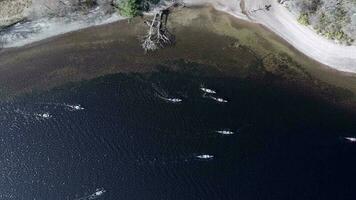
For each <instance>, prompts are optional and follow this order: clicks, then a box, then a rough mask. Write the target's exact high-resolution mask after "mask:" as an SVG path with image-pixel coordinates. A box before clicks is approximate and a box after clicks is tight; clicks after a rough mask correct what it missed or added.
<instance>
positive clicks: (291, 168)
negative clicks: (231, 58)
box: [0, 71, 356, 200]
mask: <svg viewBox="0 0 356 200" xmlns="http://www.w3.org/2000/svg"><path fill="white" fill-rule="evenodd" d="M201 84H204V85H205V86H206V87H208V88H212V89H214V90H216V92H217V94H216V95H215V96H214V97H222V98H224V99H226V100H228V102H227V103H218V102H216V101H215V100H213V99H212V98H207V96H206V95H205V96H203V93H202V91H200V89H199V87H200V86H201ZM164 98H166V100H164ZM167 98H180V99H182V102H179V103H172V102H169V101H167ZM75 105H78V107H75ZM79 105H80V106H79ZM0 108H1V110H0V128H1V130H0V132H1V134H0V141H1V143H0V148H1V152H0V172H1V173H0V199H36V200H42V199H43V200H57V199H58V200H62V199H65V200H66V199H70V200H72V199H94V198H95V197H97V199H100V200H101V199H103V200H104V199H108V200H109V199H110V200H117V199H125V200H131V199H132V200H142V199H146V200H147V199H152V200H190V199H191V200H197V199H211V200H218V199H224V200H227V199H233V200H235V199H248V200H250V199H271V200H272V199H273V200H276V199H355V197H356V194H355V193H354V189H355V185H356V184H355V177H356V156H355V155H356V143H355V144H353V143H351V142H347V141H346V140H345V139H344V138H343V137H344V136H353V135H356V132H355V131H356V125H355V123H354V122H355V119H356V118H355V117H354V116H353V115H352V114H350V113H346V112H345V111H341V110H339V109H337V108H334V107H331V106H328V105H327V104H325V103H323V102H322V101H320V100H318V99H313V98H308V97H305V96H303V95H301V94H298V93H296V92H295V91H291V90H287V89H279V88H276V87H273V86H271V85H269V84H266V83H263V82H261V83H258V82H254V81H249V80H239V79H237V78H227V77H204V76H200V75H199V74H198V73H193V72H189V73H179V72H169V71H161V72H156V73H152V74H126V75H124V74H116V75H110V76H105V77H102V78H98V79H95V80H92V81H85V82H81V83H73V84H69V85H66V86H64V87H61V88H57V89H53V90H51V91H49V92H45V93H39V94H32V95H29V96H26V97H20V98H18V99H16V100H14V101H13V102H3V103H1V106H0ZM82 108H83V109H82ZM225 129H226V130H231V131H234V132H235V134H233V135H222V134H219V133H216V131H217V130H225ZM202 154H209V155H213V156H214V158H212V159H199V158H197V157H196V156H198V155H202ZM100 188H103V189H105V190H106V192H105V193H104V194H102V195H98V196H90V195H91V194H93V193H95V191H96V190H97V189H100Z"/></svg>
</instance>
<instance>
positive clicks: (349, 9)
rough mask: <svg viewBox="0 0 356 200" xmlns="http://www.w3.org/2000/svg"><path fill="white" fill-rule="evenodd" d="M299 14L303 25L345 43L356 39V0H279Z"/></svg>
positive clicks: (353, 41) (351, 42) (352, 42)
mask: <svg viewBox="0 0 356 200" xmlns="http://www.w3.org/2000/svg"><path fill="white" fill-rule="evenodd" d="M278 1H279V2H280V3H283V4H284V5H286V7H287V8H288V9H289V10H290V11H291V12H293V13H294V14H296V15H298V16H299V17H298V21H299V22H300V23H301V24H303V25H311V26H312V27H313V28H314V29H315V30H316V31H317V32H318V33H319V34H321V35H323V36H325V37H326V38H328V39H333V40H337V41H339V42H340V43H344V44H348V45H350V44H354V43H355V40H356V0H278Z"/></svg>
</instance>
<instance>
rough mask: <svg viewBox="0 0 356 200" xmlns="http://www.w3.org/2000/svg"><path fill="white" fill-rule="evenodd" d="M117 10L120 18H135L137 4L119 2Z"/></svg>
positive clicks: (135, 2) (126, 0)
mask: <svg viewBox="0 0 356 200" xmlns="http://www.w3.org/2000/svg"><path fill="white" fill-rule="evenodd" d="M118 10H119V12H120V14H121V15H122V16H125V17H135V16H136V15H138V13H139V12H138V11H139V3H138V1H137V0H120V1H119V3H118Z"/></svg>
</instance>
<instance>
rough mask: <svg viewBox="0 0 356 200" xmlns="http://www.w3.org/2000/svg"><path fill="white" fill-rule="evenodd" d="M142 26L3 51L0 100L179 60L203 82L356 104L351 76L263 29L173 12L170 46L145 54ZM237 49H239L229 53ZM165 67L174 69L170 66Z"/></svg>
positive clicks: (217, 15) (204, 12)
mask: <svg viewBox="0 0 356 200" xmlns="http://www.w3.org/2000/svg"><path fill="white" fill-rule="evenodd" d="M144 20H145V18H134V19H133V20H132V21H131V22H130V23H127V22H126V21H118V22H115V23H111V24H107V25H104V26H95V27H91V28H87V29H82V30H79V31H75V32H71V33H66V34H63V35H59V36H57V37H51V38H48V39H46V40H42V41H40V42H36V43H33V44H31V45H26V46H24V47H22V48H12V49H8V50H4V51H3V52H2V53H1V54H0V71H1V72H2V73H0V85H1V86H2V87H0V95H1V96H2V97H7V96H8V97H15V98H16V96H18V95H21V94H26V93H33V92H39V91H43V90H50V89H52V88H56V87H58V86H61V85H63V84H66V83H68V82H78V81H82V80H90V79H93V78H97V77H100V76H105V75H108V74H115V73H145V72H152V71H156V70H159V68H157V67H158V66H160V65H162V64H163V65H164V64H166V63H167V62H172V61H184V62H189V63H192V66H194V65H198V66H199V65H204V66H208V67H206V68H201V69H202V70H203V71H204V74H205V75H208V74H211V73H213V74H215V75H216V76H226V77H230V78H233V77H240V78H242V79H245V78H247V79H253V80H255V81H265V82H266V83H269V82H270V81H271V80H275V78H273V77H276V78H277V81H276V84H277V83H278V84H280V85H284V86H285V87H289V86H288V85H290V87H291V88H294V89H291V90H296V87H299V88H300V89H301V92H303V91H304V92H306V91H309V92H308V93H309V94H310V95H315V96H318V95H319V94H321V93H324V94H323V95H322V96H323V97H325V98H328V99H330V101H333V102H334V101H335V102H334V103H335V104H336V103H337V104H339V103H340V105H341V104H344V105H346V104H350V106H351V107H354V105H355V104H354V103H355V101H356V99H355V98H353V97H350V95H349V94H350V93H351V92H346V93H347V95H346V96H345V95H344V94H345V93H343V92H342V91H344V92H345V91H346V90H348V91H352V93H353V94H356V86H355V85H356V84H355V83H356V80H355V79H354V77H351V76H348V77H346V76H344V75H340V73H339V72H337V71H335V70H330V68H326V67H322V66H320V65H319V64H317V63H316V62H315V61H313V60H311V59H308V58H307V57H306V56H305V55H303V54H302V53H300V52H299V51H297V50H296V49H295V48H294V47H292V46H290V45H289V44H288V43H287V42H286V41H284V40H283V39H282V38H280V37H278V35H276V34H274V33H273V32H271V31H269V30H268V29H266V28H265V27H264V26H259V25H257V24H253V23H249V22H247V21H244V20H240V19H237V18H235V17H233V16H231V15H229V14H226V13H223V12H219V11H217V10H216V9H214V8H212V7H200V8H198V6H196V7H195V8H185V9H179V10H176V11H174V12H172V14H171V15H170V19H169V20H168V27H169V28H170V29H172V32H173V33H174V34H175V35H176V39H177V43H176V44H175V46H173V47H168V48H164V49H160V50H159V51H156V52H149V53H147V54H145V53H144V51H143V49H142V48H141V45H140V42H139V40H138V39H137V38H138V37H139V36H140V35H143V34H145V32H146V26H145V24H144V23H143V21H144ZM236 42H237V43H238V44H239V45H238V46H239V47H234V44H235V43H236ZM192 49H194V51H192ZM268 54H272V55H273V56H272V57H271V59H269V60H267V61H266V62H265V63H264V66H261V60H260V59H261V58H263V57H264V56H266V55H268ZM97 58H100V59H97ZM273 58H277V59H279V58H282V59H286V60H290V61H288V62H287V63H289V64H290V65H289V64H288V68H283V65H279V64H278V63H274V62H273ZM281 67H282V68H281ZM170 68H171V69H172V70H175V69H176V68H175V66H174V65H173V66H172V67H170ZM215 75H214V76H215ZM271 78H272V79H271ZM330 91H331V92H330ZM335 92H336V93H339V92H341V93H340V94H336V93H335ZM335 95H336V96H335ZM343 96H344V97H346V98H344V97H343ZM334 97H335V98H336V100H334ZM340 97H341V100H338V99H340Z"/></svg>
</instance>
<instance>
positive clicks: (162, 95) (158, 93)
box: [152, 84, 183, 104]
mask: <svg viewBox="0 0 356 200" xmlns="http://www.w3.org/2000/svg"><path fill="white" fill-rule="evenodd" d="M152 87H153V89H154V91H155V96H156V97H158V98H160V99H162V100H164V101H166V102H168V103H174V104H176V103H181V102H182V101H183V99H181V98H178V97H172V96H170V95H169V94H168V92H166V91H165V90H164V89H162V88H160V87H158V86H157V85H155V84H152Z"/></svg>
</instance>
